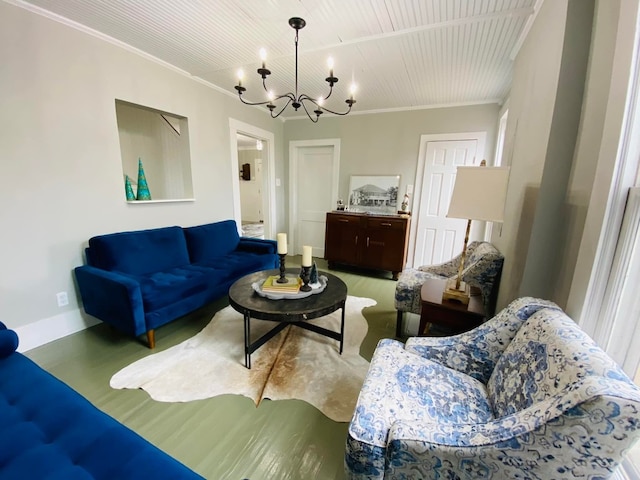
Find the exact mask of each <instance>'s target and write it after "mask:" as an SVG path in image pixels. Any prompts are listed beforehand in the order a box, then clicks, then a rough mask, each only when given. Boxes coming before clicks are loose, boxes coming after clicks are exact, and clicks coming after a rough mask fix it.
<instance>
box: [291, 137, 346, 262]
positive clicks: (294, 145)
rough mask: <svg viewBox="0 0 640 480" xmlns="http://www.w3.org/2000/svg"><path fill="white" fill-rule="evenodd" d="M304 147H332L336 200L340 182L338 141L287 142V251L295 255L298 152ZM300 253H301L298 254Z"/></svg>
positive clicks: (332, 189)
mask: <svg viewBox="0 0 640 480" xmlns="http://www.w3.org/2000/svg"><path fill="white" fill-rule="evenodd" d="M305 147H333V182H332V185H331V195H332V197H333V198H335V199H336V200H337V198H338V195H339V180H340V139H339V138H326V139H320V140H293V141H290V142H289V234H288V235H287V240H288V243H289V245H288V246H287V251H289V252H290V255H295V254H296V252H295V245H296V241H295V240H296V233H297V232H296V225H297V220H298V185H297V182H296V179H297V178H298V151H299V149H300V148H305ZM300 253H301V252H300Z"/></svg>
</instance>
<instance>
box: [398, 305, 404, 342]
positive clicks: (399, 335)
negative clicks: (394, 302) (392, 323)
mask: <svg viewBox="0 0 640 480" xmlns="http://www.w3.org/2000/svg"><path fill="white" fill-rule="evenodd" d="M403 314H404V312H403V311H402V310H398V316H397V318H396V338H400V337H401V336H402V319H403Z"/></svg>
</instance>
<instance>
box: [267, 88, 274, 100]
mask: <svg viewBox="0 0 640 480" xmlns="http://www.w3.org/2000/svg"><path fill="white" fill-rule="evenodd" d="M267 98H268V99H269V100H270V101H273V100H274V99H275V98H276V95H275V93H273V90H269V91H268V92H267Z"/></svg>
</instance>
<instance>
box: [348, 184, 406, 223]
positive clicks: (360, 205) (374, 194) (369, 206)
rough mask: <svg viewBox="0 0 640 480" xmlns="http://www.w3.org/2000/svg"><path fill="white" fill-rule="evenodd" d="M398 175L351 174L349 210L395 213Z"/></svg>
mask: <svg viewBox="0 0 640 480" xmlns="http://www.w3.org/2000/svg"><path fill="white" fill-rule="evenodd" d="M399 187H400V175H351V178H350V180H349V203H348V209H349V211H350V212H366V213H377V214H381V213H382V214H395V213H396V212H397V210H398V208H397V206H398V189H399Z"/></svg>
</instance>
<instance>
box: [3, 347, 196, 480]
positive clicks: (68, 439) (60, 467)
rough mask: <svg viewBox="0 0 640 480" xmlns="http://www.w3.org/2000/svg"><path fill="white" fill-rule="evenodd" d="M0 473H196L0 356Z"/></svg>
mask: <svg viewBox="0 0 640 480" xmlns="http://www.w3.org/2000/svg"><path fill="white" fill-rule="evenodd" d="M0 425H1V426H2V427H1V429H2V434H1V435H0V465H1V467H0V477H2V478H3V479H44V478H47V479H65V480H66V479H74V480H79V479H87V480H90V479H93V480H97V479H105V480H106V479H118V480H133V479H140V478H153V479H154V480H168V479H176V478H179V479H190V478H193V479H196V478H201V477H200V476H199V475H197V474H195V473H194V472H192V471H191V470H189V469H188V468H187V467H185V466H184V465H182V464H181V463H179V462H178V461H177V460H175V459H173V458H171V457H169V456H168V455H167V454H165V453H164V452H162V451H160V450H159V449H158V448H156V447H155V446H153V445H152V444H151V443H149V442H147V441H146V440H144V439H143V438H142V437H140V436H139V435H138V434H136V433H135V432H133V431H132V430H130V429H129V428H127V427H126V426H124V425H122V424H121V423H119V422H118V421H117V420H115V419H114V418H112V417H110V416H108V415H107V414H105V413H104V412H102V411H100V410H98V409H97V408H96V407H95V406H93V405H92V404H91V403H89V402H88V401H87V400H86V399H85V398H84V397H82V396H81V395H80V394H78V393H77V392H75V391H74V390H72V389H71V388H70V387H69V386H68V385H66V384H64V383H62V382H61V381H59V380H58V379H56V378H55V377H53V376H52V375H51V374H49V373H48V372H46V371H45V370H43V369H41V368H40V367H38V366H37V365H36V364H35V363H34V362H33V361H31V360H30V359H28V358H27V357H25V356H23V355H21V354H19V353H15V354H12V355H9V356H8V357H7V358H4V359H2V360H0Z"/></svg>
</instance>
